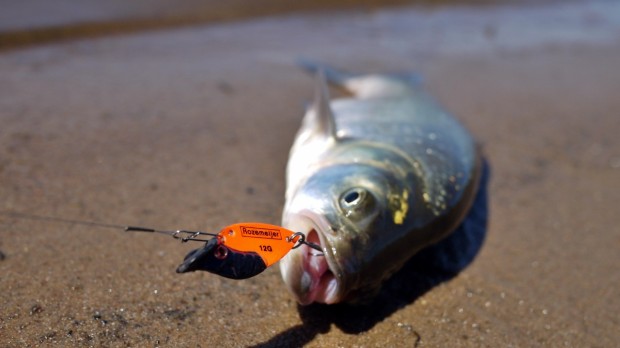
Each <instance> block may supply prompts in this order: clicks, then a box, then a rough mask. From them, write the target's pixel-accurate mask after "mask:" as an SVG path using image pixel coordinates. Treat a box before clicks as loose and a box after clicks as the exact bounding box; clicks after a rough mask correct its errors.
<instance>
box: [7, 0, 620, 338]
mask: <svg viewBox="0 0 620 348" xmlns="http://www.w3.org/2000/svg"><path fill="white" fill-rule="evenodd" d="M33 3H34V4H35V5H36V4H37V2H36V1H35V2H33ZM161 4H166V2H164V1H162V2H161ZM72 5H74V4H72V3H71V2H69V1H66V4H65V6H72ZM84 6H87V5H84ZM119 6H120V5H119ZM161 8H162V9H163V10H161V11H164V12H166V11H167V9H168V8H169V7H166V6H163V5H162V7H161ZM87 9H88V8H86V9H85V10H84V11H83V12H82V13H90V12H88V11H86V10H87ZM132 11H133V12H132ZM141 11H143V8H139V9H137V10H136V9H131V11H129V10H126V11H121V10H114V11H110V12H109V14H106V15H105V16H103V17H96V16H95V17H89V16H86V15H85V16H84V17H79V18H78V19H79V20H75V17H70V18H69V17H67V18H64V17H62V18H58V20H57V21H55V22H49V20H50V19H46V20H45V21H40V20H37V19H36V18H35V19H32V18H29V17H24V18H25V19H23V20H21V21H18V20H16V21H15V22H5V23H6V26H3V27H2V31H3V32H4V33H14V36H13V37H18V35H17V34H15V33H22V34H23V33H27V32H31V31H34V29H36V31H37V32H38V31H43V32H44V31H45V30H46V28H49V27H53V28H62V27H63V25H64V26H67V27H71V28H74V30H78V31H79V29H80V28H84V27H83V25H84V23H103V22H105V23H108V24H106V25H108V26H109V25H112V24H114V23H117V22H116V20H117V19H118V20H119V21H121V20H122V22H127V23H131V22H132V21H133V18H140V19H141V20H143V19H144V18H160V16H161V15H160V12H157V11H155V10H153V11H151V13H148V16H147V17H143V16H142V13H143V12H141ZM184 11H185V10H184ZM187 11H189V12H191V8H189V9H187ZM92 13H95V12H92ZM128 13H129V14H128ZM136 13H137V14H139V15H137V14H136ZM166 13H169V12H166ZM183 13H185V12H183ZM196 13H197V14H199V13H203V12H200V11H196ZM182 15H183V16H185V15H184V14H182ZM59 16H60V15H59ZM98 16H102V15H101V14H99V15H98ZM179 16H181V15H179ZM197 17H200V20H196V21H195V22H191V21H190V22H187V23H185V22H184V24H183V25H163V26H159V25H155V26H152V27H150V26H144V27H140V28H138V29H135V30H134V29H131V30H126V31H119V32H113V31H110V32H108V31H106V30H107V29H106V30H103V32H101V33H97V35H93V36H92V37H90V36H88V35H84V36H82V35H81V34H79V35H73V34H71V35H68V36H54V35H52V37H51V38H49V39H45V40H33V41H28V40H26V41H23V40H22V39H19V40H22V41H19V42H18V41H15V42H18V43H14V44H9V43H7V44H6V45H5V46H3V49H2V50H1V51H0V122H1V125H2V126H1V127H0V197H1V198H0V211H2V212H3V213H2V214H1V215H0V275H1V276H0V303H1V304H2V306H1V307H0V346H3V347H23V346H54V345H56V346H96V347H101V346H104V347H108V346H109V347H119V346H138V347H142V346H161V347H170V346H179V347H213V346H224V347H248V346H254V347H279V346H282V347H289V346H309V347H337V346H339V347H379V346H381V347H383V346H395V347H482V346H484V347H487V346H488V347H536V346H544V347H585V346H588V347H613V346H615V345H616V344H617V342H619V341H620V334H619V332H620V330H619V328H620V322H619V319H618V314H617V313H618V311H619V310H620V296H619V295H620V292H619V290H618V289H619V288H620V272H618V264H620V253H618V250H619V247H620V229H619V227H618V222H619V219H618V214H617V211H618V208H617V204H618V202H619V201H620V137H618V131H620V118H619V116H618V110H620V98H618V91H620V69H618V62H619V61H620V5H618V4H616V3H614V2H611V1H590V2H562V3H557V2H548V3H542V4H540V3H538V4H534V3H530V2H528V3H525V4H519V3H513V2H498V3H487V2H485V3H484V4H482V5H480V4H475V3H474V4H471V3H455V2H448V3H441V4H439V5H436V4H432V6H431V5H429V4H412V5H402V4H396V5H393V6H387V7H380V6H378V5H376V6H374V5H373V6H370V7H363V8H358V7H355V6H342V7H340V6H339V7H337V8H331V7H325V8H324V9H321V8H312V9H311V11H309V10H306V9H303V10H296V9H295V10H294V11H293V10H291V11H275V10H274V11H272V12H268V11H265V13H264V14H261V16H256V17H253V16H251V15H249V14H248V15H243V16H239V18H238V19H235V18H233V19H230V18H228V17H227V18H226V19H225V20H223V19H222V20H217V21H215V20H214V21H210V20H208V19H205V18H207V17H205V16H197ZM232 17H234V16H232ZM16 18H17V17H16ZM119 18H120V19H119ZM182 18H186V17H182ZM76 23H81V24H79V25H78V24H76ZM110 23H112V24H110ZM112 26H114V25H112ZM33 28H34V29H33ZM76 28H77V29H76ZM106 28H107V27H106ZM54 30H57V29H54ZM22 34H19V35H22ZM7 35H8V34H7ZM4 37H5V38H6V37H9V36H4ZM20 37H21V36H20ZM6 42H8V41H6ZM302 58H303V59H311V60H316V61H319V62H324V63H327V64H330V65H332V66H335V67H338V68H340V69H344V70H347V71H351V72H359V73H377V72H384V73H394V72H416V73H419V74H420V76H422V84H423V86H424V88H425V90H426V91H427V92H428V93H429V94H430V95H432V96H433V97H434V98H436V99H437V100H438V101H439V102H440V103H441V104H442V105H443V106H444V107H445V108H446V109H447V110H448V111H449V112H451V113H452V114H454V115H455V117H456V118H458V119H459V120H460V121H461V122H462V123H463V124H464V125H465V126H466V127H467V128H468V129H469V130H470V131H471V133H472V134H473V136H474V138H475V139H476V141H477V142H478V143H479V145H480V147H481V149H482V151H483V153H484V155H485V158H486V160H487V162H488V165H489V169H490V181H489V184H488V193H487V194H488V204H489V207H488V217H487V218H488V226H487V228H486V231H485V234H484V238H483V240H481V241H480V243H481V244H480V245H479V250H477V252H476V255H475V257H474V258H473V260H472V261H471V263H469V264H468V265H467V266H466V267H464V268H463V269H462V270H461V271H460V272H459V273H458V274H456V275H454V276H451V277H447V278H445V279H442V281H440V282H438V283H433V284H432V286H428V287H426V288H424V291H420V292H419V293H416V294H415V296H410V297H408V298H407V300H406V301H402V300H400V301H399V302H394V303H388V304H386V306H385V310H383V311H380V313H378V312H377V311H372V310H365V309H364V308H363V307H362V308H357V307H351V306H347V305H336V306H326V305H311V306H308V307H300V306H298V305H297V303H296V302H295V301H294V299H293V297H292V296H291V295H290V294H289V293H288V292H287V290H286V288H285V286H284V283H283V282H282V280H281V276H280V272H279V269H278V268H277V267H271V268H269V269H267V270H266V271H265V272H264V273H263V274H261V275H259V276H257V277H254V278H251V279H248V280H239V281H236V280H229V279H224V278H221V277H217V276H215V275H211V274H208V273H204V272H194V273H189V274H177V273H175V269H176V267H177V266H178V265H179V264H180V263H181V262H182V260H183V257H184V256H185V255H186V254H187V253H188V252H189V251H190V250H192V249H193V248H197V247H199V246H200V244H192V243H180V242H179V241H178V240H174V239H173V238H170V237H168V236H164V235H158V234H148V233H126V232H124V231H123V230H122V229H121V228H118V229H117V228H105V227H101V226H88V225H84V224H79V223H71V222H70V221H65V222H61V221H58V220H53V219H49V218H50V217H51V218H55V219H65V220H79V221H89V222H96V223H103V224H111V225H118V226H124V225H137V226H148V227H155V228H161V229H170V230H175V229H188V230H203V231H209V232H218V231H219V230H220V229H221V228H222V227H224V226H226V225H229V224H232V223H236V222H240V221H261V222H265V223H271V224H278V223H280V217H281V212H282V206H283V203H284V190H285V186H284V178H285V166H286V162H287V158H288V152H289V149H290V146H291V144H292V142H293V139H294V137H295V133H296V131H297V129H298V128H299V125H300V122H301V117H302V115H303V112H304V110H305V106H306V105H307V103H308V102H309V101H311V100H312V98H313V92H314V86H313V83H314V79H313V77H312V76H309V75H308V74H307V73H305V72H304V71H303V70H302V69H300V68H299V67H298V66H297V63H296V62H298V61H299V59H302ZM14 213H19V214H23V215H18V214H14ZM110 227H114V226H110Z"/></svg>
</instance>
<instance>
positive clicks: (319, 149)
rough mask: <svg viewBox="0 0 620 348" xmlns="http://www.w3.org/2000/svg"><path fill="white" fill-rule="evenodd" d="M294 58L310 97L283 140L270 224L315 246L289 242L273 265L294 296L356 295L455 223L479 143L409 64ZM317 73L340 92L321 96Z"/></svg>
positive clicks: (370, 292) (338, 298) (473, 182)
mask: <svg viewBox="0 0 620 348" xmlns="http://www.w3.org/2000/svg"><path fill="white" fill-rule="evenodd" d="M301 65H302V67H303V68H304V69H305V70H307V71H309V72H311V73H313V74H315V76H316V77H315V79H316V82H315V97H314V101H313V102H312V104H311V105H310V106H309V107H308V108H307V111H306V113H305V115H304V117H303V119H302V123H301V127H300V129H299V131H298V132H297V135H296V137H295V140H294V142H293V145H292V147H291V150H290V154H289V160H288V164H287V167H286V191H285V204H284V208H283V213H282V226H284V227H285V228H287V229H290V230H293V231H300V232H302V233H304V234H305V235H306V239H307V240H308V241H309V242H312V243H315V244H318V245H320V248H321V249H322V250H323V252H322V253H320V252H317V251H316V250H314V249H312V248H309V247H307V246H305V245H303V246H301V247H299V248H296V249H294V250H292V251H291V252H289V253H288V254H287V255H286V256H285V257H284V258H283V259H282V260H281V261H280V271H281V274H282V278H283V280H284V283H285V284H286V287H287V288H288V290H289V291H290V292H291V293H292V294H293V296H294V297H295V299H296V300H297V302H298V303H299V304H301V305H308V304H311V303H325V304H335V303H341V302H346V303H363V302H365V301H369V300H370V299H372V298H373V297H374V296H376V295H377V293H378V292H379V290H380V289H381V285H382V284H383V283H384V282H385V281H386V280H387V279H389V278H390V276H391V275H393V274H394V273H395V272H397V271H398V270H399V269H401V268H402V267H403V265H404V264H405V263H406V261H408V260H409V259H410V258H411V257H412V256H413V255H415V254H416V253H418V252H419V251H421V250H423V249H424V248H426V247H428V246H430V245H433V244H435V243H437V242H439V241H440V240H442V239H444V238H445V237H446V236H448V235H450V233H452V232H453V231H454V230H455V228H456V227H457V226H458V225H459V224H460V223H461V222H462V220H463V219H464V217H465V216H466V214H467V212H468V210H469V209H470V208H471V206H472V202H473V200H474V198H475V196H476V192H477V189H478V185H479V182H480V177H481V171H482V159H481V151H480V148H479V146H478V145H477V144H476V142H475V141H474V139H473V137H472V135H471V134H470V133H469V132H468V130H467V129H466V128H465V127H464V126H463V125H462V124H461V123H460V122H459V121H458V120H457V119H456V118H454V117H453V116H452V115H451V114H450V113H449V112H448V111H446V110H445V109H444V108H442V107H441V105H440V104H439V103H438V102H437V101H436V100H435V99H433V98H432V97H431V96H430V95H428V93H426V92H425V91H424V89H423V87H422V86H421V83H420V78H419V76H418V75H416V74H354V73H349V72H344V71H341V70H337V69H335V68H333V67H330V66H328V65H325V64H320V63H312V62H302V64H301ZM327 83H329V84H330V85H332V86H333V87H336V88H339V89H343V90H344V91H346V92H347V93H348V94H347V95H346V96H344V97H341V98H336V99H330V96H329V92H330V91H329V86H328V84H327Z"/></svg>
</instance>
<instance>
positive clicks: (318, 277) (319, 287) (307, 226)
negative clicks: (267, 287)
mask: <svg viewBox="0 0 620 348" xmlns="http://www.w3.org/2000/svg"><path fill="white" fill-rule="evenodd" d="M287 220H288V221H286V222H285V226H286V227H287V228H289V229H291V230H293V231H295V232H302V233H304V234H305V235H306V241H307V242H310V243H314V244H317V245H319V246H320V247H321V249H322V250H323V253H321V252H319V251H317V250H315V249H313V248H311V247H309V246H307V245H304V244H302V245H301V246H300V247H298V248H296V249H294V250H292V251H291V252H290V253H288V255H286V257H284V258H283V259H282V261H281V262H280V271H281V272H282V278H283V279H284V282H285V283H286V285H287V286H288V288H289V290H290V291H291V293H293V295H295V297H296V299H297V302H299V303H300V304H301V305H308V304H311V303H313V302H318V303H326V304H334V303H337V302H340V300H341V299H340V297H341V295H340V289H341V288H342V286H341V280H340V279H339V277H338V276H337V275H338V274H341V273H340V272H339V271H338V268H337V265H336V263H335V260H334V250H333V248H332V247H331V246H330V245H329V242H328V241H327V238H326V237H325V235H324V234H323V233H322V232H321V231H322V230H321V229H320V228H319V227H318V225H319V224H317V223H315V221H317V217H313V218H308V217H307V216H303V215H296V216H293V217H291V218H290V219H287ZM320 220H324V219H320ZM320 222H326V221H320ZM320 225H321V226H325V225H327V224H325V223H320Z"/></svg>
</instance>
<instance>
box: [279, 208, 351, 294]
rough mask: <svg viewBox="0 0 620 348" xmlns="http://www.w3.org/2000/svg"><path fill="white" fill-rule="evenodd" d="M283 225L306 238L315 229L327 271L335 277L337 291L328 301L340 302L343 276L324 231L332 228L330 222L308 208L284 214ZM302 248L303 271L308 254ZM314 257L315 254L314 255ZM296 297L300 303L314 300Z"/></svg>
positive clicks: (306, 247)
mask: <svg viewBox="0 0 620 348" xmlns="http://www.w3.org/2000/svg"><path fill="white" fill-rule="evenodd" d="M283 225H284V226H285V227H287V228H292V229H293V230H295V232H297V230H301V231H299V232H302V233H304V235H305V236H306V238H307V237H308V234H309V233H310V232H311V231H313V230H314V231H315V232H316V234H317V236H318V237H319V241H320V244H321V249H323V254H324V256H323V257H325V260H326V261H327V267H328V269H329V271H330V272H331V273H332V274H333V276H334V278H335V279H336V283H337V285H336V287H337V292H336V294H335V296H333V299H332V301H330V303H336V302H340V301H341V300H342V296H343V292H342V290H343V289H344V278H343V273H342V270H341V268H340V267H339V265H338V264H337V262H336V257H335V255H334V248H333V246H332V244H331V243H330V242H329V240H328V239H327V237H326V235H325V234H326V233H328V232H326V231H330V230H332V227H331V224H330V223H329V221H328V220H327V219H326V218H325V217H324V216H323V215H321V214H317V213H315V212H313V211H310V210H304V211H301V212H297V213H289V214H287V215H286V221H284V223H283ZM299 249H301V250H302V265H303V267H304V271H305V269H306V267H307V265H308V263H309V255H308V252H307V251H308V249H309V247H308V246H305V245H303V246H302V247H301V248H299ZM315 257H316V256H315ZM295 295H296V297H297V301H298V302H299V303H300V304H302V305H307V304H310V303H312V302H314V296H313V295H310V296H304V298H300V296H299V294H295Z"/></svg>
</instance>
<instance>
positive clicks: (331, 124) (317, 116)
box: [312, 70, 336, 139]
mask: <svg viewBox="0 0 620 348" xmlns="http://www.w3.org/2000/svg"><path fill="white" fill-rule="evenodd" d="M314 93H315V94H314V104H313V105H312V109H313V111H314V120H313V123H314V128H315V131H316V134H320V135H323V136H325V137H326V138H334V139H336V122H335V121H334V113H333V111H332V109H331V106H330V105H329V88H328V86H327V82H326V81H325V74H324V73H323V71H322V70H319V71H317V74H316V86H315V92H314Z"/></svg>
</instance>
